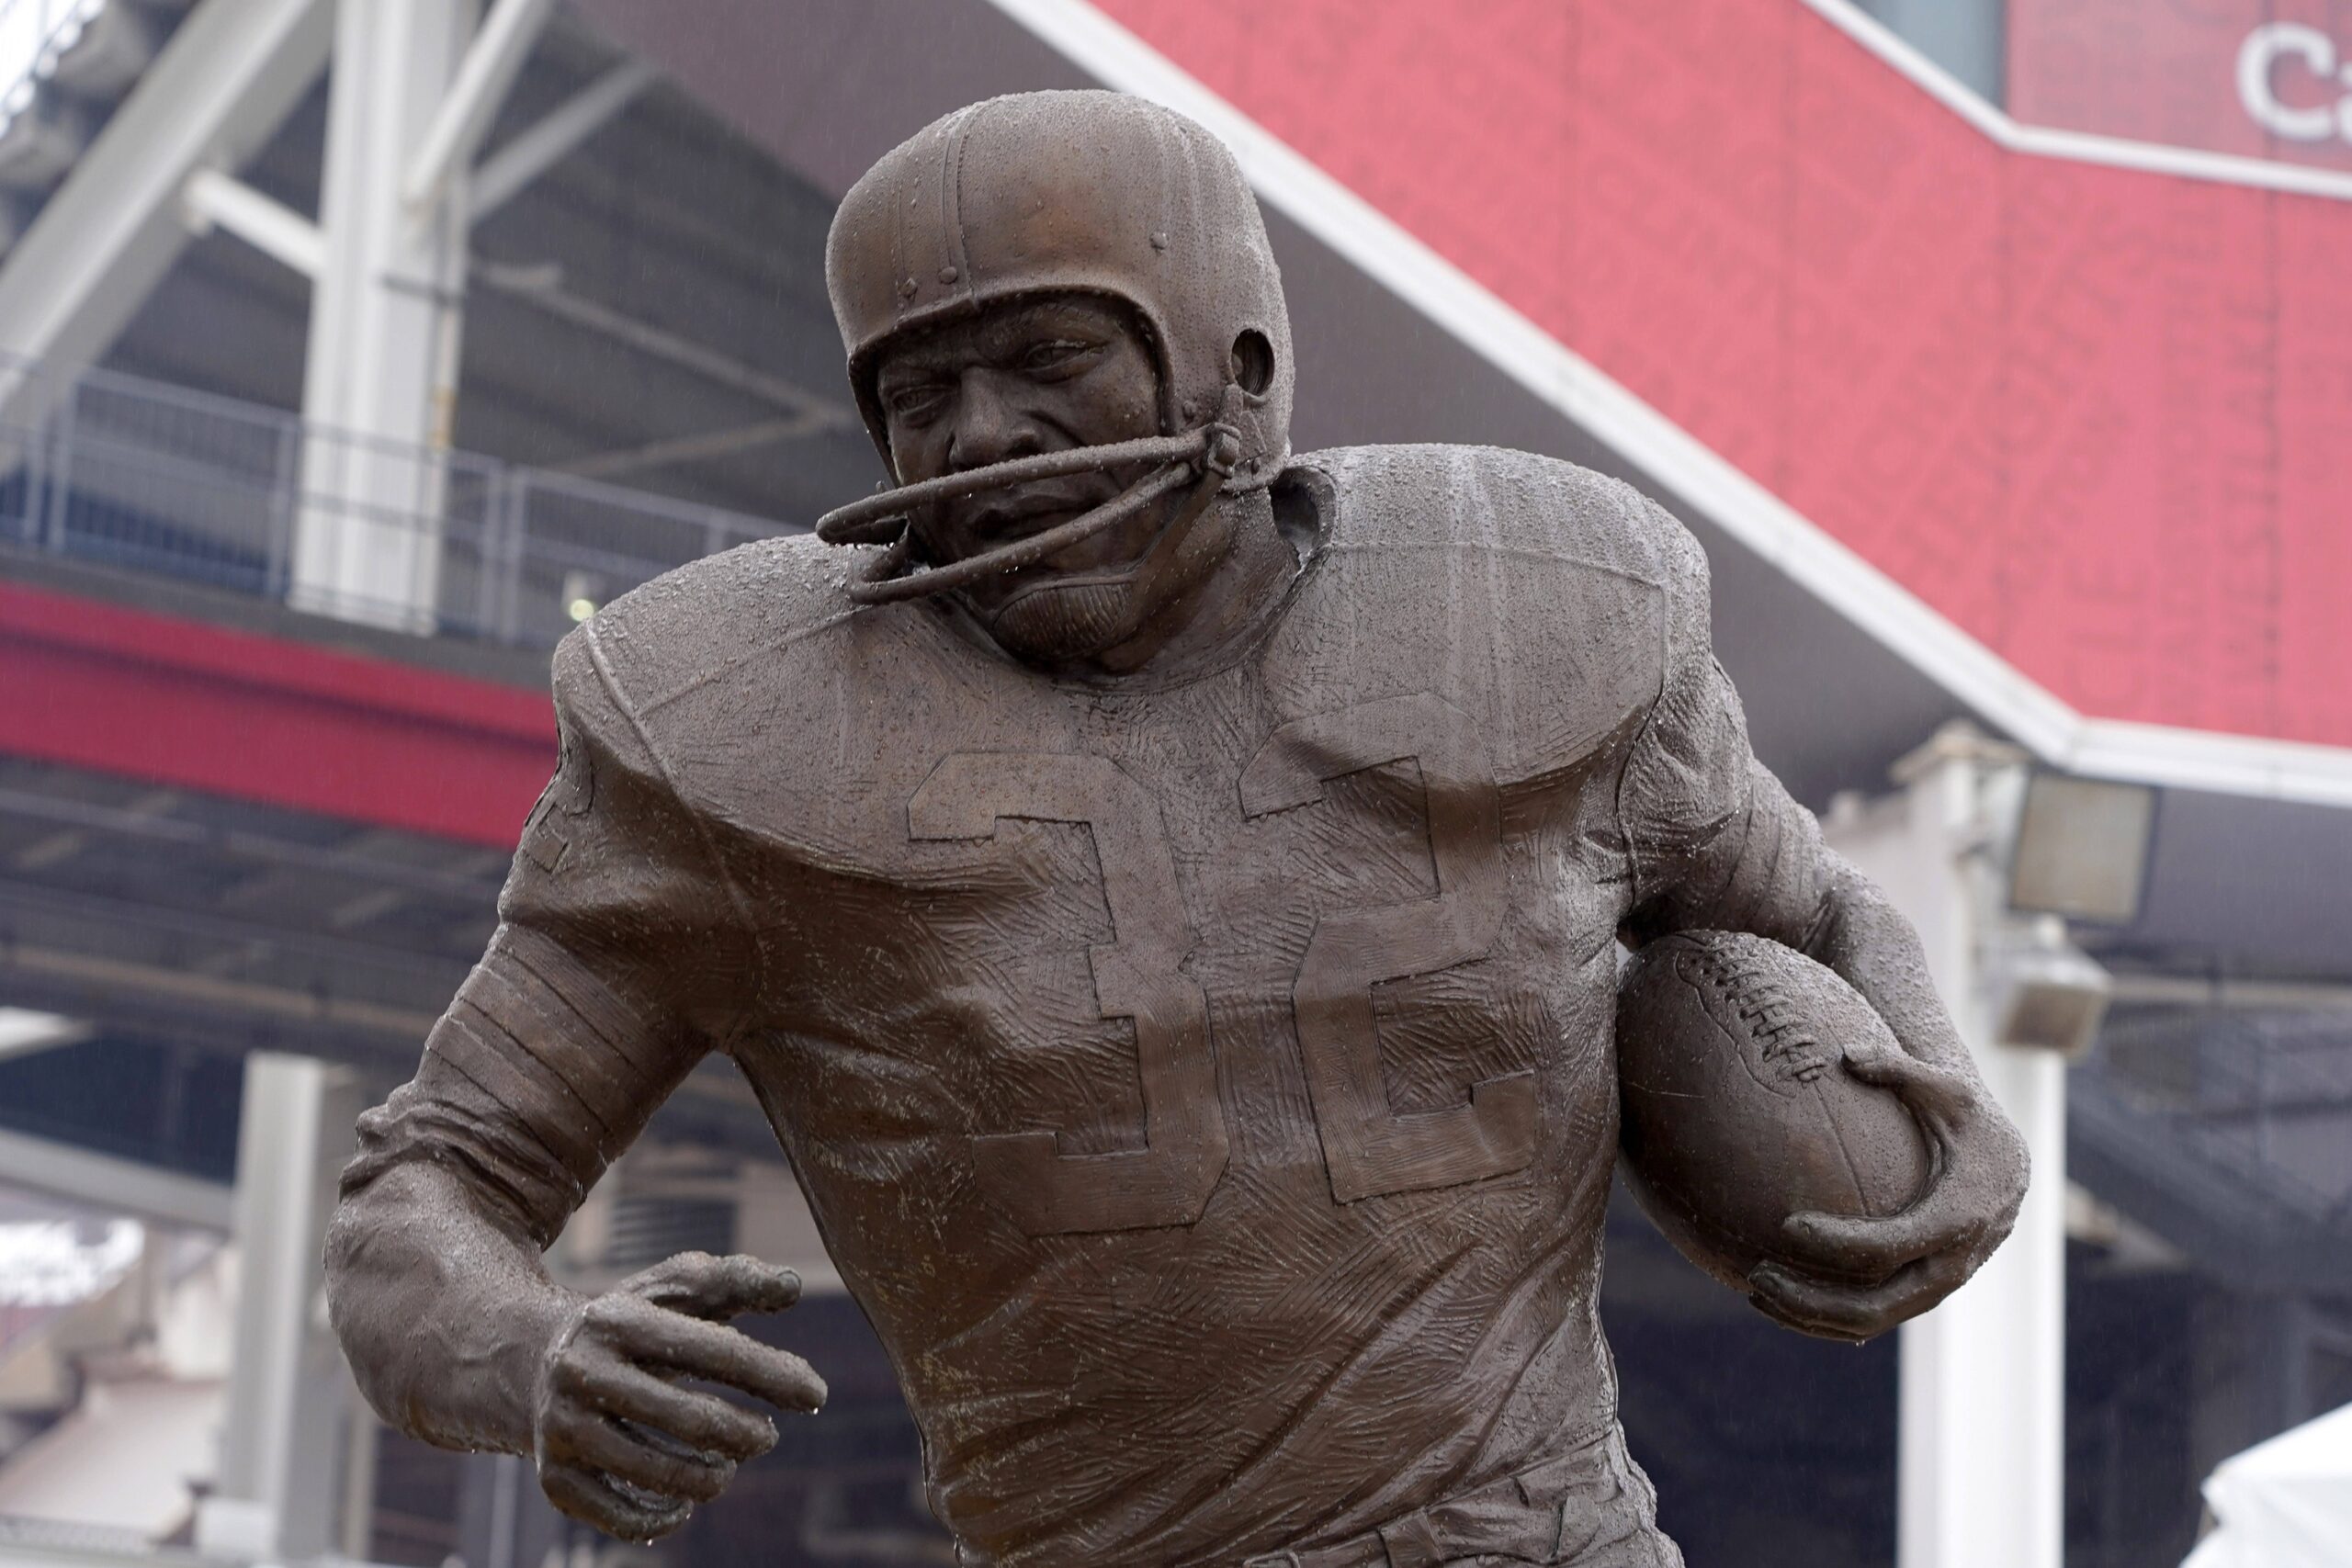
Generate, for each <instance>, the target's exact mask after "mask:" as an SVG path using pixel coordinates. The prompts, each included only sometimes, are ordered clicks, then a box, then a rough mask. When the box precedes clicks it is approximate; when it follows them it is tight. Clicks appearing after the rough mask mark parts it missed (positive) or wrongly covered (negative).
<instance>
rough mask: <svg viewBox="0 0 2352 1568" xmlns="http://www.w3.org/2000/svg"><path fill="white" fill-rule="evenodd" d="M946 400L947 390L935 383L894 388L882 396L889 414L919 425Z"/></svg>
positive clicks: (921, 383) (937, 410)
mask: <svg viewBox="0 0 2352 1568" xmlns="http://www.w3.org/2000/svg"><path fill="white" fill-rule="evenodd" d="M946 400H947V389H945V388H944V387H942V386H940V385H939V384H938V383H936V382H918V383H916V384H915V385H913V386H910V387H896V388H893V389H890V390H888V391H887V392H885V393H883V394H882V401H883V403H884V405H885V406H886V407H888V409H889V411H890V412H891V413H892V414H893V415H895V416H896V417H898V418H899V419H901V420H904V421H906V422H907V423H910V424H920V423H922V422H923V421H924V420H926V419H929V418H930V417H931V416H932V415H933V414H935V413H937V412H939V410H940V406H941V405H942V404H943V403H944V402H945V401H946Z"/></svg>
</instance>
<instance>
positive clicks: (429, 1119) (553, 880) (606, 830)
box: [343, 623, 756, 1248]
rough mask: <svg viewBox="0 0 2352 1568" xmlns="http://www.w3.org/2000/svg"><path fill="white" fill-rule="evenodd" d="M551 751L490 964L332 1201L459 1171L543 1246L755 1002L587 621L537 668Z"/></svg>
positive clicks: (729, 928) (711, 873)
mask: <svg viewBox="0 0 2352 1568" xmlns="http://www.w3.org/2000/svg"><path fill="white" fill-rule="evenodd" d="M554 693H555V705H556V719H557V725H558V729H559V733H560V742H561V750H560V760H559V761H558V763H557V768H556V773H555V776H554V777H553V778H552V779H551V780H549V781H548V787H547V789H546V791H545V792H544V793H543V794H542V795H540V797H539V801H538V804H537V807H534V808H533V810H532V812H531V815H530V818H529V819H528V821H527V822H526V826H525V828H524V831H523V838H522V843H521V846H520V848H519V849H518V850H517V851H516V852H515V865H514V870H513V872H512V873H511V874H510V875H509V876H508V878H507V882H506V886H505V890H504V891H503V894H502V895H501V896H500V898H499V905H498V911H499V917H500V924H499V927H498V930H497V931H496V933H495V934H494V935H493V936H492V938H491V942H490V946H489V950H488V951H487V952H486V953H483V955H482V958H481V962H480V963H479V964H476V965H475V966H474V969H473V972H472V973H471V974H470V975H469V976H468V977H467V979H466V982H465V984H464V985H463V986H462V987H460V988H459V989H458V994H457V997H456V998H455V999H454V1000H453V1001H452V1002H451V1003H450V1005H449V1009H448V1010H447V1012H446V1013H444V1014H443V1015H442V1017H441V1020H440V1021H439V1022H438V1023H437V1024H436V1025H435V1027H434V1029H433V1032H432V1033H431V1034H430V1036H428V1038H427V1040H426V1043H425V1049H424V1062H423V1064H422V1066H420V1067H419V1068H418V1071H417V1074H416V1077H415V1078H414V1080H413V1081H412V1082H410V1083H408V1084H406V1085H404V1086H403V1087H401V1089H397V1090H395V1091H394V1092H393V1094H392V1096H391V1098H390V1100H388V1101H387V1102H386V1103H385V1104H383V1105H382V1106H379V1107H378V1108H377V1109H376V1110H373V1111H368V1113H367V1114H366V1115H364V1116H362V1117H361V1118H360V1121H359V1128H358V1136H359V1152H358V1155H357V1156H356V1158H355V1159H353V1161H352V1162H351V1164H350V1165H349V1167H348V1168H346V1169H345V1172H344V1176H343V1190H344V1192H345V1195H346V1196H348V1195H350V1194H352V1193H356V1192H357V1191H358V1190H360V1189H362V1188H364V1187H366V1186H367V1185H368V1183H369V1182H370V1181H372V1180H374V1179H376V1178H377V1177H378V1176H379V1175H380V1174H382V1173H383V1172H384V1171H385V1170H386V1169H388V1168H390V1167H392V1166H393V1165H395V1164H398V1163H400V1162H402V1161H407V1160H432V1161H435V1162H438V1163H440V1164H441V1165H443V1166H445V1167H448V1168H453V1169H454V1170H456V1171H457V1172H458V1174H459V1176H460V1178H461V1179H463V1180H464V1181H465V1183H466V1185H467V1186H468V1187H469V1189H470V1190H473V1191H474V1192H475V1193H476V1194H477V1195H478V1196H479V1197H481V1198H482V1199H483V1200H485V1201H487V1202H488V1203H489V1204H490V1205H491V1206H492V1212H493V1213H497V1214H499V1215H500V1216H501V1217H503V1219H505V1220H507V1221H510V1222H511V1224H512V1227H513V1229H514V1230H515V1233H516V1234H517V1235H525V1236H527V1237H528V1238H529V1239H530V1240H531V1241H532V1242H533V1243H535V1244H536V1245H537V1246H538V1247H542V1248H544V1247H546V1246H548V1244H549V1243H550V1242H551V1241H552V1240H553V1239H554V1237H555V1235H556V1234H557V1233H558V1232H559V1231H560V1230H561V1228H562V1226H563V1223H564V1221H565V1220H566V1219H567V1218H568V1217H569V1216H570V1215H571V1212H572V1210H573V1209H575V1208H576V1207H578V1205H579V1202H580V1200H581V1199H582V1196H583V1195H584V1194H585V1193H586V1192H587V1190H588V1189H589V1187H590V1186H591V1185H593V1184H594V1182H595V1180H596V1179H597V1178H598V1176H600V1175H601V1174H603V1172H604V1169H605V1165H606V1164H607V1163H608V1162H609V1161H610V1160H612V1159H613V1158H614V1157H615V1156H616V1155H618V1154H619V1152H620V1151H621V1150H622V1149H624V1148H625V1147H627V1146H628V1144H629V1143H630V1141H631V1140H632V1139H634V1138H635V1137H636V1136H637V1134H639V1132H640V1131H641V1130H642V1129H643V1127H644V1125H645V1123H646V1121H647V1119H648V1118H649V1117H650V1116H651V1115H652V1113H653V1111H654V1109H655V1108H656V1107H657V1106H659V1105H660V1104H661V1103H662V1100H664V1099H666V1098H667V1097H668V1096H669V1094H670V1093H671V1091H672V1090H673V1089H675V1088H676V1087H677V1085H678V1083H679V1082H680V1080H682V1079H683V1078H684V1077H685V1075H686V1074H687V1073H688V1072H689V1071H691V1070H692V1069H693V1067H694V1066H695V1063H696V1062H697V1061H698V1060H699V1059H700V1058H701V1057H702V1056H703V1055H704V1054H705V1053H706V1052H707V1051H708V1050H709V1049H711V1048H712V1047H713V1046H714V1045H717V1046H720V1047H724V1045H725V1044H726V1043H727V1039H728V1035H729V1032H730V1030H731V1027H732V1019H733V1018H734V1016H736V1015H737V1014H738V1013H739V1012H740V1010H741V1007H742V1004H743V1002H744V1001H745V1000H746V995H745V993H746V992H747V991H749V990H750V989H751V988H752V986H753V985H754V984H755V978H756V972H755V969H754V967H753V965H752V958H751V954H750V953H749V951H748V943H747V939H746V937H745V935H744V931H745V927H744V923H743V922H742V921H741V919H739V918H738V911H737V908H736V906H735V904H734V902H733V901H732V899H731V898H730V897H729V893H728V889H727V886H726V885H725V880H724V876H723V874H722V873H721V871H720V868H719V866H718V862H717V859H716V849H715V846H714V845H713V844H712V843H711V842H710V841H709V840H707V838H706V836H705V835H706V831H707V829H705V827H704V826H703V825H702V824H701V823H699V822H698V821H696V820H695V818H694V816H693V814H692V813H691V812H690V811H689V810H688V809H687V808H686V807H684V804H683V803H682V802H681V801H680V800H679V798H678V796H677V794H676V792H675V790H674V789H673V786H672V784H671V781H670V777H669V775H668V773H667V770H666V769H665V768H664V767H663V765H662V761H661V759H660V758H659V757H658V756H657V755H656V754H655V752H654V751H653V750H652V747H651V743H650V740H649V739H648V738H647V734H646V731H645V730H644V728H643V727H642V725H641V724H640V723H639V720H638V719H637V717H636V716H635V715H634V714H633V713H632V711H631V709H630V707H629V705H628V702H627V699H626V698H625V697H624V695H623V694H622V692H621V690H620V688H619V686H618V685H617V683H616V681H615V680H614V678H613V675H612V672H611V669H610V666H609V663H608V662H607V660H605V656H604V651H603V649H601V648H600V646H599V644H598V642H597V630H596V627H595V626H594V624H593V623H592V624H591V625H590V626H583V627H582V628H581V629H580V630H579V631H577V632H574V633H573V634H572V635H571V637H567V638H566V639H565V640H564V642H563V644H562V645H561V646H560V648H559V649H557V651H556V656H555V662H554Z"/></svg>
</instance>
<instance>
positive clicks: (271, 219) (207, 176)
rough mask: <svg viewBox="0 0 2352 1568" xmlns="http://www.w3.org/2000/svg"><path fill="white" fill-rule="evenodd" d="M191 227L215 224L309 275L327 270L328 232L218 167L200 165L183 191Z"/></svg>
mask: <svg viewBox="0 0 2352 1568" xmlns="http://www.w3.org/2000/svg"><path fill="white" fill-rule="evenodd" d="M182 201H183V203H184V204H185V207H186V209H187V221H188V226H189V227H190V228H191V229H193V230H194V231H196V232H198V233H199V234H201V233H204V232H207V231H209V230H211V229H212V228H214V227H215V226H216V225H217V226H218V227H220V228H222V229H226V230H227V231H229V232H230V233H232V234H234V235H235V236H237V238H239V239H240V240H243V241H244V242H245V243H247V244H249V245H251V246H253V247H254V249H255V250H257V251H259V252H261V253H262V254H264V255H266V256H268V257H270V258H272V259H273V260H276V261H280V262H283V263H285V264H286V265H288V266H290V267H292V268H293V269H294V270H295V271H296V272H299V273H300V274H301V275H302V276H305V277H310V278H315V277H317V276H319V274H320V273H321V272H322V271H324V270H325V269H326V265H327V237H326V235H325V234H324V233H323V232H322V231H320V229H319V226H318V225H317V224H315V223H313V222H311V220H309V219H307V218H305V217H303V216H302V215H301V214H300V213H299V212H297V211H295V210H294V209H292V208H290V207H288V206H286V205H285V204H284V203H282V202H278V201H274V200H272V199H271V198H270V197H266V196H264V195H262V193H261V192H259V191H257V190H255V189H254V187H253V186H249V185H247V184H245V183H244V182H243V180H240V179H236V178H233V177H232V176H231V175H224V174H222V173H221V172H220V170H218V169H198V171H197V172H196V173H195V174H193V175H189V176H188V181H187V190H186V192H184V193H183V195H182Z"/></svg>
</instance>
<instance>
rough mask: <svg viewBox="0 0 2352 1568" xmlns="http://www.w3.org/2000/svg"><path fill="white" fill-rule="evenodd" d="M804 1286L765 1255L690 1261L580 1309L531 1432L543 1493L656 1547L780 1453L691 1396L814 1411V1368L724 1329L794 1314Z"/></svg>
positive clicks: (550, 1356)
mask: <svg viewBox="0 0 2352 1568" xmlns="http://www.w3.org/2000/svg"><path fill="white" fill-rule="evenodd" d="M799 1299H800V1277H799V1276H798V1275H797V1274H795V1273H794V1272H793V1271H792V1270H791V1269H779V1268H777V1267H775V1265H773V1264H769V1263H763V1262H762V1261H761V1260H760V1259H758V1258H748V1257H743V1256H741V1255H738V1256H735V1257H730V1258H714V1257H712V1256H711V1255H710V1254H708V1253H707V1252H684V1253H680V1254H679V1255H678V1256H677V1257H675V1258H670V1259H669V1260H668V1261H666V1262H663V1263H658V1264H656V1265H654V1266H653V1267H652V1268H650V1269H646V1270H645V1271H644V1272H642V1273H639V1274H633V1275H631V1276H630V1277H629V1278H628V1279H627V1280H622V1281H621V1282H620V1283H619V1284H618V1285H616V1286H615V1287H614V1288H613V1289H612V1290H610V1291H607V1292H605V1293H604V1294H603V1295H601V1296H595V1297H592V1298H590V1299H588V1300H586V1301H584V1302H582V1303H581V1305H580V1307H579V1308H578V1310H576V1311H575V1312H573V1313H572V1314H571V1317H570V1318H568V1319H567V1320H566V1321H565V1323H564V1325H563V1326H562V1328H561V1329H560V1330H559V1331H558V1332H557V1334H556V1336H555V1338H554V1340H553V1342H552V1343H550V1344H549V1346H548V1352H547V1355H546V1357H545V1359H543V1360H542V1361H541V1362H540V1364H539V1379H538V1387H537V1393H536V1396H535V1398H534V1401H533V1409H532V1427H533V1432H534V1434H535V1443H536V1448H537V1454H536V1457H537V1461H538V1469H539V1484H540V1486H541V1487H542V1488H543V1489H544V1490H545V1491H546V1493H547V1495H548V1501H549V1502H551V1503H553V1504H554V1505H555V1506H557V1507H559V1508H560V1509H562V1510H563V1511H564V1512H565V1513H567V1514H569V1515H571V1517H573V1518H576V1519H584V1520H586V1521H587V1522H588V1523H590V1524H592V1525H594V1526H596V1527H597V1528H598V1529H603V1530H605V1531H608V1532H609V1533H611V1534H613V1535H616V1536H619V1537H621V1538H622V1539H624V1540H638V1541H646V1540H653V1539H654V1538H655V1537H657V1536H663V1535H667V1534H669V1533H670V1532H671V1531H672V1530H674V1529H677V1528H678V1527H679V1526H680V1525H682V1524H684V1523H685V1522H686V1516H687V1515H689V1514H691V1513H692V1512H693V1511H694V1506H695V1504H696V1503H701V1502H707V1501H708V1500H709V1499H711V1498H713V1497H716V1496H718V1494H719V1493H720V1492H721V1491H722V1490H724V1489H725V1487H726V1485H727V1483H729V1481H732V1480H733V1479H734V1478H735V1467H736V1466H737V1465H739V1464H741V1462H742V1461H745V1460H747V1459H754V1458H757V1457H758V1456H759V1455H761V1454H763V1453H765V1452H767V1451H768V1450H770V1449H772V1448H774V1447H775V1440H776V1431H775V1422H774V1421H772V1420H770V1419H769V1418H767V1417H766V1416H755V1415H753V1414H752V1413H751V1412H750V1411H747V1410H744V1409H742V1408H741V1407H740V1406H738V1405H735V1404H730V1403H729V1402H728V1401H727V1400H724V1399H721V1398H719V1397H718V1395H717V1394H714V1393H707V1392H704V1391H701V1390H697V1389H693V1388H688V1387H685V1386H683V1380H685V1379H695V1380H698V1381H700V1382H712V1383H719V1384H723V1385H725V1386H726V1387H729V1388H735V1389H741V1391H742V1392H744V1393H748V1394H751V1395H752V1396H754V1397H755V1398H758V1399H761V1400H764V1401H765V1402H766V1403H768V1404H773V1405H775V1406H777V1407H778V1408H780V1409H784V1410H797V1411H806V1412H812V1413H813V1412H814V1411H815V1410H816V1409H817V1408H818V1407H819V1406H820V1405H822V1404H824V1403H825V1382H824V1380H823V1379H822V1378H820V1377H819V1376H818V1375H817V1373H816V1371H814V1370H813V1369H812V1368H810V1366H809V1363H808V1362H806V1361H804V1360H802V1359H800V1358H799V1357H797V1356H795V1355H792V1354H790V1353H789V1352H787V1351H784V1350H778V1349H775V1348H773V1347H771V1346H767V1345H763V1344H761V1343H760V1342H759V1341H758V1340H756V1339H753V1338H752V1337H751V1336H749V1335H747V1334H743V1333H741V1332H740V1331H738V1330H736V1329H732V1328H729V1327H727V1326H725V1324H726V1321H727V1320H728V1319H729V1318H731V1317H734V1316H736V1315H737V1314H741V1313H747V1312H782V1311H783V1310H784V1309H785V1308H786V1307H788V1306H790V1305H792V1304H793V1303H795V1302H797V1301H798V1300H799Z"/></svg>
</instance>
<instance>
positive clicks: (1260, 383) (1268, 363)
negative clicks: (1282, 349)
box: [1233, 327, 1274, 398]
mask: <svg viewBox="0 0 2352 1568" xmlns="http://www.w3.org/2000/svg"><path fill="white" fill-rule="evenodd" d="M1233 383H1234V385H1235V386H1237V387H1239V388H1240V389H1242V390H1243V391H1244V392H1247V393H1248V394H1249V395H1250V396H1251V397H1253V398H1262V397H1264V396H1265V395H1266V389H1267V388H1269V387H1271V386H1272V385H1273V384H1274V345H1273V344H1272V343H1270V342H1268V341H1267V339H1266V334H1265V333H1261V332H1260V331H1259V330H1258V329H1257V328H1255V327H1249V328H1245V329H1244V330H1243V331H1242V333H1241V334H1240V335H1239V336H1238V337H1236V338H1235V339H1234V340H1233Z"/></svg>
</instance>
